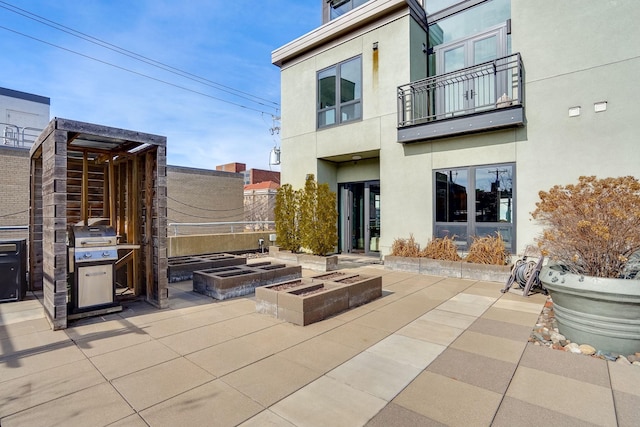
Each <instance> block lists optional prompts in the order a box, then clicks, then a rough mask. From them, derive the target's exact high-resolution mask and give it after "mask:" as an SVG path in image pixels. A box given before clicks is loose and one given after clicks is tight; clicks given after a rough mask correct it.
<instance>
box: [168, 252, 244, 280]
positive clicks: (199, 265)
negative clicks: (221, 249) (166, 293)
mask: <svg viewBox="0 0 640 427" xmlns="http://www.w3.org/2000/svg"><path fill="white" fill-rule="evenodd" d="M246 263H247V258H246V257H243V256H236V255H230V254H204V255H193V256H183V257H173V258H169V261H168V268H167V276H168V278H169V283H175V282H182V281H183V280H191V279H192V278H193V272H194V271H198V270H206V269H209V268H217V267H227V266H230V265H243V264H246Z"/></svg>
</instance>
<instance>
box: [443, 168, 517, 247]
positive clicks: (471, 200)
mask: <svg viewBox="0 0 640 427" xmlns="http://www.w3.org/2000/svg"><path fill="white" fill-rule="evenodd" d="M434 173H435V176H434V183H435V184H434V185H435V191H434V198H435V203H434V206H435V216H434V218H435V225H434V234H435V236H436V237H445V236H449V237H454V236H455V241H456V244H457V245H458V247H459V248H460V249H462V250H465V249H467V248H468V247H469V245H470V244H471V242H472V240H473V237H474V236H478V237H483V236H487V235H495V233H496V232H497V233H500V235H501V236H502V238H503V239H504V241H505V243H506V244H507V249H510V250H511V249H512V248H515V227H514V218H515V215H514V209H515V199H514V188H515V186H514V184H515V182H514V180H515V165H513V164H510V163H508V164H497V165H490V166H471V167H465V168H453V169H442V170H437V171H435V172H434Z"/></svg>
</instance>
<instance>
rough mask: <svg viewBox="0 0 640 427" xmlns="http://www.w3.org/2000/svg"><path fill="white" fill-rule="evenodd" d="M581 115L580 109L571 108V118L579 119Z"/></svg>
mask: <svg viewBox="0 0 640 427" xmlns="http://www.w3.org/2000/svg"><path fill="white" fill-rule="evenodd" d="M579 115H580V107H579V106H578V107H571V108H569V117H578V116H579Z"/></svg>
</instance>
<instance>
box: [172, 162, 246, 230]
mask: <svg viewBox="0 0 640 427" xmlns="http://www.w3.org/2000/svg"><path fill="white" fill-rule="evenodd" d="M243 187H244V183H243V176H242V174H239V173H235V172H224V171H218V170H215V171H212V170H207V169H195V168H186V167H182V166H167V223H169V224H171V223H191V224H193V223H211V222H238V221H244V204H243V199H242V197H243V196H242V191H243ZM216 231H219V232H227V231H229V227H223V228H212V227H204V226H192V227H186V226H180V227H179V229H178V234H179V233H180V232H183V233H186V234H194V233H202V234H206V233H211V232H216ZM174 234H176V230H175V227H174V228H172V227H171V226H169V235H170V236H171V235H174Z"/></svg>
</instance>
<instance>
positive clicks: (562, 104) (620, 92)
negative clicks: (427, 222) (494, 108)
mask: <svg viewBox="0 0 640 427" xmlns="http://www.w3.org/2000/svg"><path fill="white" fill-rule="evenodd" d="M638 16H640V3H639V2H637V1H635V0H616V1H597V2H589V3H588V7H585V3H584V2H583V1H580V0H565V1H562V2H557V1H553V0H542V1H536V2H530V1H525V0H513V1H512V28H513V34H512V37H513V39H512V42H513V50H514V51H519V52H521V54H522V58H523V61H524V63H525V69H526V83H525V90H526V98H525V112H526V117H527V126H526V128H525V129H524V131H525V133H526V137H525V138H523V139H522V140H520V141H519V142H518V143H517V144H516V152H517V160H518V165H517V177H518V181H517V182H518V187H517V197H518V199H517V203H518V213H517V221H518V225H519V227H518V228H519V230H518V231H519V234H518V246H519V248H520V249H521V250H522V249H523V248H524V246H525V245H526V244H528V243H533V240H534V238H535V236H536V235H537V234H538V233H539V231H540V228H539V226H538V225H536V224H535V223H534V222H532V221H531V216H530V212H532V211H533V210H534V209H535V203H536V201H537V200H538V192H539V191H540V190H548V189H549V188H551V187H552V186H553V185H555V184H568V183H574V182H576V181H577V178H578V177H579V176H581V175H596V176H598V177H601V178H604V177H607V176H623V175H635V176H640V149H638V136H637V133H638V132H637V129H636V128H635V126H634V124H635V123H637V120H638V118H637V116H638V114H637V112H638V106H637V100H638V99H640V98H639V97H640V85H638V84H637V78H638V76H639V75H640V46H639V44H638V43H637V41H638V40H640V26H638V25H637V22H636V18H637V17H638ZM601 101H606V102H607V110H606V111H603V112H598V113H596V112H594V103H597V102H601ZM575 106H580V107H581V113H580V116H578V117H569V108H570V107H575Z"/></svg>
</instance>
